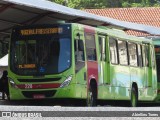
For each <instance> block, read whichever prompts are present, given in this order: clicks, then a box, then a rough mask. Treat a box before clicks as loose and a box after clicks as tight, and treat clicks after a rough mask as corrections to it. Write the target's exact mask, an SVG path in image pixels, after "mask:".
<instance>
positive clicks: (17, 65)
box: [8, 23, 157, 106]
mask: <svg viewBox="0 0 160 120" xmlns="http://www.w3.org/2000/svg"><path fill="white" fill-rule="evenodd" d="M9 46H10V48H9V66H8V80H9V84H8V85H9V95H8V98H9V99H10V100H34V99H36V100H37V99H54V100H56V99H60V100H64V101H65V100H68V101H69V102H71V101H78V104H81V103H84V104H86V105H87V106H96V105H97V102H98V101H100V100H104V101H108V100H111V101H115V100H116V101H122V100H123V101H129V102H130V105H131V106H137V103H138V102H139V101H154V100H155V98H156V97H157V75H156V74H157V72H156V62H155V52H154V45H153V43H152V41H149V40H148V39H145V38H138V37H134V36H129V35H127V34H125V33H124V32H123V31H121V30H116V29H109V28H106V27H91V26H87V25H82V24H77V23H64V24H55V25H28V26H17V27H15V28H13V30H12V34H11V40H10V45H9ZM106 103H107V102H106Z"/></svg>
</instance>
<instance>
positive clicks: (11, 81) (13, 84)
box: [9, 78, 18, 88]
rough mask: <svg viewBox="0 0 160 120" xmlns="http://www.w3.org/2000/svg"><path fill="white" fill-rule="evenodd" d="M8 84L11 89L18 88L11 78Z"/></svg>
mask: <svg viewBox="0 0 160 120" xmlns="http://www.w3.org/2000/svg"><path fill="white" fill-rule="evenodd" d="M9 83H10V85H11V87H13V88H18V87H17V85H16V84H15V82H14V81H13V80H12V79H11V78H9Z"/></svg>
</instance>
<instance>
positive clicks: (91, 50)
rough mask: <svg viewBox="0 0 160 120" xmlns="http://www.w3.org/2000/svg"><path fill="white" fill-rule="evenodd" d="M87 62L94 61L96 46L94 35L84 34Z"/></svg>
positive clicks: (95, 58)
mask: <svg viewBox="0 0 160 120" xmlns="http://www.w3.org/2000/svg"><path fill="white" fill-rule="evenodd" d="M85 41H86V54H87V60H90V61H96V60H97V56H96V44H95V35H94V34H89V33H86V34H85Z"/></svg>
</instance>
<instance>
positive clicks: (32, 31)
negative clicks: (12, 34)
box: [20, 28, 63, 36]
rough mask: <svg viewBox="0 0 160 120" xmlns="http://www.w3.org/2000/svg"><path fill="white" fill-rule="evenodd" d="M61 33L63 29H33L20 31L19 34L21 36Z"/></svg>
mask: <svg viewBox="0 0 160 120" xmlns="http://www.w3.org/2000/svg"><path fill="white" fill-rule="evenodd" d="M62 32H63V28H34V29H23V30H20V34H21V35H23V36H27V35H46V34H55V33H62Z"/></svg>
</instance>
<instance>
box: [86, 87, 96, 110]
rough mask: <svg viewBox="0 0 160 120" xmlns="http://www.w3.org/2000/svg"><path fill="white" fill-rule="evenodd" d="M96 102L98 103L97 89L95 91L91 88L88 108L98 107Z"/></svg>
mask: <svg viewBox="0 0 160 120" xmlns="http://www.w3.org/2000/svg"><path fill="white" fill-rule="evenodd" d="M96 101H97V91H96V89H93V87H90V88H89V91H88V97H87V106H88V107H94V106H96V105H97V104H96Z"/></svg>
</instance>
